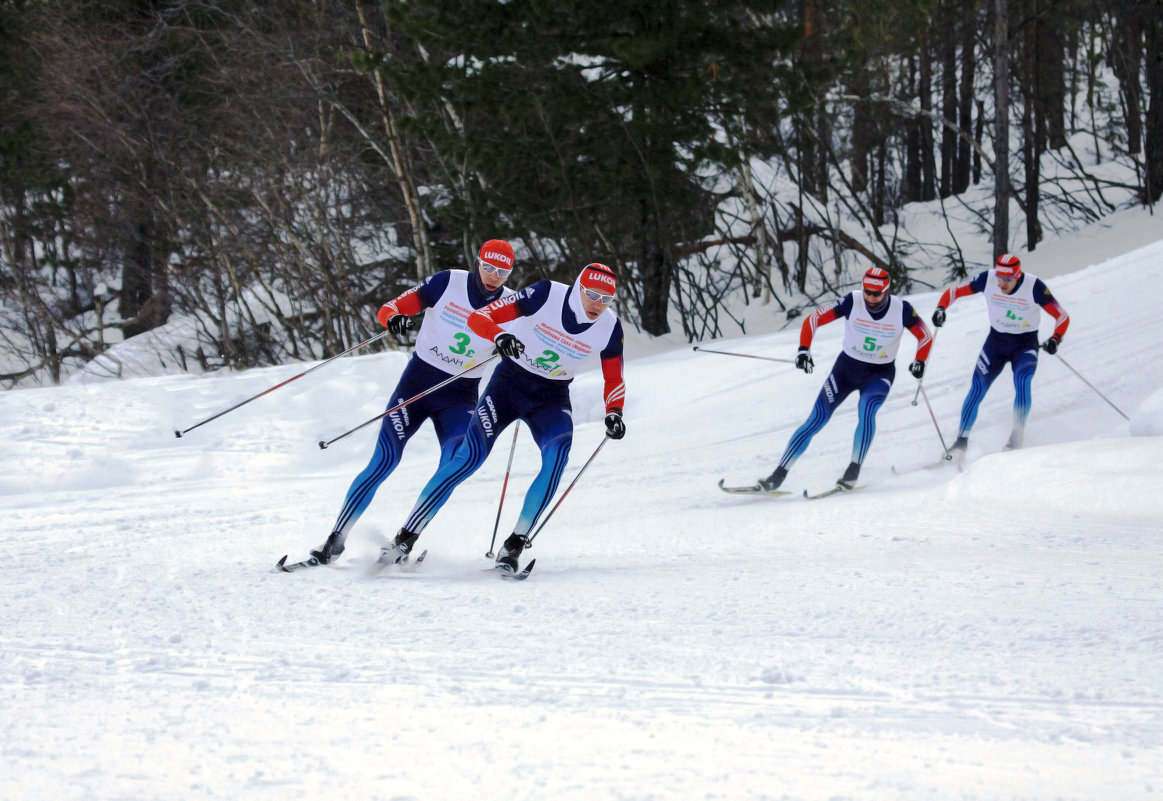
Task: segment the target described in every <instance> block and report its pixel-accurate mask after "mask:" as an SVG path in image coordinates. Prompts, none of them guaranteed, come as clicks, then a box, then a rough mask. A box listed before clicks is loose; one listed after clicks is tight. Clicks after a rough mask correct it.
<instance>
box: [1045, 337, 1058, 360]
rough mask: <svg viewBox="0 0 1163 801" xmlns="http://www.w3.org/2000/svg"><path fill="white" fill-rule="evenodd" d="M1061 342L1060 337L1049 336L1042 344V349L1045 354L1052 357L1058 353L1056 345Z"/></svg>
mask: <svg viewBox="0 0 1163 801" xmlns="http://www.w3.org/2000/svg"><path fill="white" fill-rule="evenodd" d="M1061 341H1062V337H1060V336H1058V335H1057V334H1054V335H1053V336H1051V337H1050V338H1049V339H1047V340H1046V341H1045V342H1043V343H1042V349H1043V350H1045V351H1046V352H1047V353H1049V354H1050V355H1051V356H1052V355H1054V354H1055V353H1057V352H1058V343H1059V342H1061Z"/></svg>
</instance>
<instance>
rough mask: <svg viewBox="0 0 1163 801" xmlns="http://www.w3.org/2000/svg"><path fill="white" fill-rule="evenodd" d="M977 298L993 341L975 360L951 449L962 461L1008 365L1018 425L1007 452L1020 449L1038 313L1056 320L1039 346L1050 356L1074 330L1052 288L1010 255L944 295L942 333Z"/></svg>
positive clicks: (938, 322) (939, 314) (937, 318)
mask: <svg viewBox="0 0 1163 801" xmlns="http://www.w3.org/2000/svg"><path fill="white" fill-rule="evenodd" d="M978 292H982V293H984V294H985V307H986V311H988V312H989V336H987V337H986V338H985V344H984V345H983V346H982V348H981V353H980V355H978V357H977V364H976V365H975V366H974V369H973V380H972V382H971V383H970V385H969V394H968V395H966V396H965V402H964V403H963V404H962V406H961V424H960V427H959V428H958V430H957V439H956V440H954V442H953V447H952V448H950V449H949V450H950V451H953V452H955V453H956V454H958V455H962V454H964V453H965V449H966V448H968V447H969V432H970V430H971V429H972V428H973V423H974V421H975V420H977V409H978V407H979V406H981V401H982V400H983V399H984V398H985V393H986V392H988V391H989V387H990V385H991V384H993V380H994V379H995V378H997V377H998V374H999V373H1001V371H1002V369H1003V368H1004V367H1005V366H1006V364H1007V363H1008V364H1009V365H1010V369H1012V370H1013V373H1014V425H1013V430H1012V431H1011V432H1010V439H1009V442H1008V443H1007V444H1006V449H1007V450H1010V449H1013V448H1020V447H1022V440H1023V438H1024V436H1025V430H1026V418H1027V417H1028V416H1029V414H1030V400H1031V398H1030V385H1031V383H1032V382H1033V380H1034V371H1035V370H1036V369H1037V368H1038V348H1039V345H1038V323H1039V322H1041V319H1042V313H1041V311H1040V308H1041V309H1045V310H1046V311H1047V312H1049V313H1050V314H1052V315H1053V316H1054V333H1053V334H1051V335H1050V337H1049V338H1048V339H1047V340H1046V341H1045V342H1043V343H1042V345H1041V347H1042V348H1044V349H1045V350H1046V352H1047V353H1056V352H1057V351H1058V345H1059V344H1060V343H1061V342H1062V337H1063V336H1064V335H1065V334H1066V329H1067V328H1068V327H1069V326H1070V315H1068V314H1067V313H1066V309H1064V308H1063V307H1062V305H1061V304H1060V303H1058V301H1057V300H1055V299H1054V296H1053V295H1052V294H1050V289H1049V287H1047V286H1046V285H1045V284H1044V283H1042V279H1040V278H1038V277H1037V276H1036V275H1031V274H1030V273H1025V272H1022V261H1021V259H1019V258H1018V257H1017V256H1014V255H1012V254H1009V253H1003V254H1002V255H1000V256H998V257H997V262H996V263H995V264H994V267H993V269H992V270H986V271H984V272H981V273H978V275H977V277H976V278H974V279H973V280H972V281H969V282H967V283H964V284H960V285H959V286H955V287H950V288H949V289H946V290H945V292H944V293H943V294H942V295H941V299H940V300H939V301H938V302H937V309H936V311H934V312H933V325H935V326H937V327H938V328H940V327H941V326H943V325H944V324H945V310H946V309H948V308H949V307H950V306H951V305H953V301H955V300H956V299H957V298H963V297H966V296H968V295H973V294H976V293H978ZM1039 307H1040V308H1039Z"/></svg>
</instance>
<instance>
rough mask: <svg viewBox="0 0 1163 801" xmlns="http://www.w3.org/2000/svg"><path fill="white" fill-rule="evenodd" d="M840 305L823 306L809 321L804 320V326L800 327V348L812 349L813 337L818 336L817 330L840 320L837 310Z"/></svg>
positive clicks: (810, 316) (813, 313)
mask: <svg viewBox="0 0 1163 801" xmlns="http://www.w3.org/2000/svg"><path fill="white" fill-rule="evenodd" d="M838 305H839V304H833V305H831V306H828V307H826V308H825V307H823V306H821V307H820V308H818V309H816V310H815V311H814V312H812V313H811V314H810V315H808V319H806V320H804V324H803V325H802V326H800V347H801V348H810V347H811V346H812V337H814V336H815V335H816V329H817V328H819V327H820V326H822V325H827V324H828V323H830V322H832V321H834V320H836V319H838V316H837V314H836V308H837V306H838Z"/></svg>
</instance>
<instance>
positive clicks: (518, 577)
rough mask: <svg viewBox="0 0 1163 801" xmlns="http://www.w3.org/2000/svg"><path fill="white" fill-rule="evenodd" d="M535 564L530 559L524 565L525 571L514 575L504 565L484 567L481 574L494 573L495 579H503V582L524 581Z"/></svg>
mask: <svg viewBox="0 0 1163 801" xmlns="http://www.w3.org/2000/svg"><path fill="white" fill-rule="evenodd" d="M535 564H537V560H536V559H530V560H529V564H527V565H525V569H524V570H522V571H520V572H519V573H514V572H513V571H512V570H510V569H509V568H507V567H505V566H504V565H494V566H492V567H486V568H485V569H484V571H483V572H485V573H495V574H496V576H497V578H500V579H504V580H505V581H524V580H525V579H527V578H529V573H530V572H532V570H533V565H535Z"/></svg>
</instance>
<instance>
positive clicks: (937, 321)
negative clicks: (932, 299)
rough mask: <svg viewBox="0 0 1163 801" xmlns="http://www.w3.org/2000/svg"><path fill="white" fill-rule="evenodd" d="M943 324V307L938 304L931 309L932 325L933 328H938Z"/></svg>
mask: <svg viewBox="0 0 1163 801" xmlns="http://www.w3.org/2000/svg"><path fill="white" fill-rule="evenodd" d="M943 325H945V307H944V306H938V307H937V308H936V309H935V310H934V311H933V326H934V327H935V328H940V327H941V326H943Z"/></svg>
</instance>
